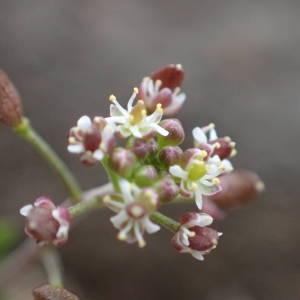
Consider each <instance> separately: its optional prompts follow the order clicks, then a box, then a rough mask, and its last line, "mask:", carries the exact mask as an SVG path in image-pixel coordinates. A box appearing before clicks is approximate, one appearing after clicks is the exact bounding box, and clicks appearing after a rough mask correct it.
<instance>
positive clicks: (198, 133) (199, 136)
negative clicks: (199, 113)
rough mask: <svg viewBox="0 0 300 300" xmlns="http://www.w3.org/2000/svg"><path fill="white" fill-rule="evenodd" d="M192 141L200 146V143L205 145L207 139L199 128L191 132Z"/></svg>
mask: <svg viewBox="0 0 300 300" xmlns="http://www.w3.org/2000/svg"><path fill="white" fill-rule="evenodd" d="M192 133H193V137H194V139H195V140H196V141H197V142H198V143H199V144H200V143H207V137H206V134H205V133H204V132H203V130H202V129H201V128H200V127H196V128H194V129H193V131H192Z"/></svg>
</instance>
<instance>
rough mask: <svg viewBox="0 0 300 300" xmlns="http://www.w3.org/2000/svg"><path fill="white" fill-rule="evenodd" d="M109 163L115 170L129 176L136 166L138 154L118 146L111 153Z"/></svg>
mask: <svg viewBox="0 0 300 300" xmlns="http://www.w3.org/2000/svg"><path fill="white" fill-rule="evenodd" d="M109 164H110V166H111V168H112V169H113V170H114V171H115V172H117V173H118V174H120V175H121V176H124V177H128V176H130V175H131V173H132V171H133V169H134V167H135V164H136V156H135V155H134V153H133V152H132V151H130V150H127V149H125V148H116V149H115V150H114V151H113V152H112V154H111V155H110V158H109Z"/></svg>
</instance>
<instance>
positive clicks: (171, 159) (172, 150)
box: [159, 146, 183, 166]
mask: <svg viewBox="0 0 300 300" xmlns="http://www.w3.org/2000/svg"><path fill="white" fill-rule="evenodd" d="M182 154H183V151H182V150H181V148H179V147H171V146H170V147H165V148H164V149H162V150H161V151H160V153H159V159H160V161H161V162H162V163H164V164H165V165H166V166H172V165H175V164H179V163H180V161H181V156H182Z"/></svg>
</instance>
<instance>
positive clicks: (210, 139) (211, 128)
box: [192, 123, 237, 159]
mask: <svg viewBox="0 0 300 300" xmlns="http://www.w3.org/2000/svg"><path fill="white" fill-rule="evenodd" d="M192 133H193V137H194V144H195V147H197V148H200V149H202V150H205V151H206V152H207V154H208V157H210V156H214V155H218V156H219V157H220V158H221V159H226V158H228V157H230V156H234V155H235V154H236V153H237V151H236V149H235V142H233V141H232V140H231V138H230V137H228V136H227V137H222V138H219V137H218V135H217V131H216V129H215V124H214V123H210V124H209V125H207V126H205V127H202V128H200V127H196V128H194V129H193V131H192Z"/></svg>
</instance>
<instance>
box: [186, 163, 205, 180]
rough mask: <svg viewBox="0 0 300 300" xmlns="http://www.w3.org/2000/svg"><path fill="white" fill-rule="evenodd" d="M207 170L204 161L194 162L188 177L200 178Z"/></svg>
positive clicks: (191, 178) (192, 178)
mask: <svg viewBox="0 0 300 300" xmlns="http://www.w3.org/2000/svg"><path fill="white" fill-rule="evenodd" d="M206 172H207V169H206V166H205V163H204V162H203V161H196V162H194V163H193V164H192V165H191V166H190V167H189V169H188V178H189V179H190V180H198V179H200V178H201V177H203V176H204V175H205V174H206Z"/></svg>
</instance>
